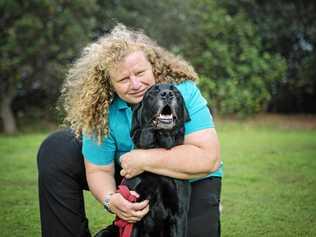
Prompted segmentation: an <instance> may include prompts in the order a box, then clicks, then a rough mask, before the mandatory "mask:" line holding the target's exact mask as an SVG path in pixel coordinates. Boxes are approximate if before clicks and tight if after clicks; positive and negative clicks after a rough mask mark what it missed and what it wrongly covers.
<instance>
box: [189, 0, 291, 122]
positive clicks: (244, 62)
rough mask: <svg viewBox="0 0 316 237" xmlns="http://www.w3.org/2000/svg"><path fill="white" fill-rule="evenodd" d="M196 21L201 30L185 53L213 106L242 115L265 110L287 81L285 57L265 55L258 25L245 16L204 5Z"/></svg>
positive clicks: (208, 1) (207, 1) (209, 0)
mask: <svg viewBox="0 0 316 237" xmlns="http://www.w3.org/2000/svg"><path fill="white" fill-rule="evenodd" d="M191 17H192V19H193V21H195V24H194V25H195V27H194V28H192V31H191V34H190V36H188V37H189V39H190V40H188V42H191V43H190V44H189V43H188V44H187V45H186V46H185V47H184V49H183V52H184V53H185V52H189V53H187V54H185V56H186V57H187V58H190V59H191V61H192V63H193V64H194V66H195V68H196V69H197V71H198V73H199V74H200V76H201V78H200V81H199V84H200V87H201V89H202V91H203V94H204V95H205V97H206V98H207V100H208V102H209V104H210V106H211V107H212V108H213V109H214V110H216V111H217V112H219V113H221V114H232V113H234V114H238V115H241V116H244V115H249V114H253V113H256V112H260V111H263V110H265V108H266V106H267V104H268V102H269V100H270V98H271V94H272V91H273V86H274V85H275V84H276V82H277V81H279V80H281V79H282V78H284V75H285V70H286V63H285V61H284V60H283V58H282V57H281V56H279V55H273V54H270V53H268V52H264V51H263V46H262V43H261V40H260V37H259V35H258V34H257V32H256V29H255V26H254V25H253V23H251V22H250V21H249V20H248V19H247V18H246V17H245V14H243V13H242V12H241V13H238V14H237V15H235V16H230V15H229V14H228V13H227V12H226V10H225V9H223V8H222V7H220V6H218V5H217V4H216V2H215V1H213V0H200V1H196V6H195V11H193V13H192V16H191ZM192 42H194V44H192Z"/></svg>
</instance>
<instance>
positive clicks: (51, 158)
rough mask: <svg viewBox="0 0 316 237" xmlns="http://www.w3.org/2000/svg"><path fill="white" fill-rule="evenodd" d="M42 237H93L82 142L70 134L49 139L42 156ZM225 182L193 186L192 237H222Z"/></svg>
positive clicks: (215, 180)
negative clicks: (221, 206) (86, 202)
mask: <svg viewBox="0 0 316 237" xmlns="http://www.w3.org/2000/svg"><path fill="white" fill-rule="evenodd" d="M37 162H38V190H39V202H40V217H41V229H42V236H44V237H50V236H52V237H56V236H57V237H68V236H69V237H72V236H80V237H89V236H91V235H90V232H89V227H88V220H87V218H86V214H85V207H84V198H83V190H88V185H87V181H86V175H85V169H84V160H83V156H82V153H81V141H80V140H79V139H76V138H75V136H74V134H73V133H72V132H71V131H70V130H69V129H67V130H60V131H57V132H54V133H53V134H51V135H49V136H48V137H47V138H46V139H45V140H44V141H43V143H42V144H41V146H40V148H39V151H38V155H37ZM220 193H221V178H217V177H211V178H207V179H204V180H201V181H197V182H194V183H192V197H191V206H190V213H189V216H190V219H189V235H188V236H189V237H204V236H205V237H213V236H214V237H215V236H220V213H219V201H220Z"/></svg>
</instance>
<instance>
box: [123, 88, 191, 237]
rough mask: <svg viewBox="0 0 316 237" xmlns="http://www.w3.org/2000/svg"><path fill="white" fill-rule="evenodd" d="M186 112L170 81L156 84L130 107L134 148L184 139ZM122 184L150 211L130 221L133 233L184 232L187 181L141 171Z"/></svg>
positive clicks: (168, 236) (166, 235) (136, 236)
mask: <svg viewBox="0 0 316 237" xmlns="http://www.w3.org/2000/svg"><path fill="white" fill-rule="evenodd" d="M189 119H190V118H189V115H188V112H187V110H186V107H185V104H184V100H183V97H182V95H181V94H180V92H179V91H178V90H177V88H176V87H175V86H174V85H172V84H157V85H154V86H152V87H151V88H150V89H149V90H148V91H147V92H146V93H145V95H144V98H143V101H142V102H141V103H140V104H138V105H137V106H136V107H135V109H134V111H133V120H132V131H131V135H132V138H133V142H134V144H135V146H136V148H142V149H148V148H157V147H162V148H167V149H169V148H171V147H173V146H176V145H180V144H182V143H183V140H184V123H185V122H186V121H188V120H189ZM125 185H127V187H128V188H129V189H130V190H135V191H136V192H137V193H138V194H139V195H140V199H139V201H142V200H145V199H148V200H149V206H150V212H149V213H148V214H147V215H146V216H145V217H144V218H143V219H142V220H141V221H139V222H138V223H136V224H135V225H134V228H133V233H132V236H133V237H145V236H146V237H147V236H148V237H149V236H150V237H155V236H157V237H162V236H163V237H184V236H187V225H188V223H187V222H188V211H189V205H190V192H191V190H190V184H189V182H188V181H185V180H179V179H174V178H169V177H166V176H161V175H156V174H153V173H149V172H144V173H142V174H141V175H139V176H136V177H134V178H132V179H127V180H126V181H125Z"/></svg>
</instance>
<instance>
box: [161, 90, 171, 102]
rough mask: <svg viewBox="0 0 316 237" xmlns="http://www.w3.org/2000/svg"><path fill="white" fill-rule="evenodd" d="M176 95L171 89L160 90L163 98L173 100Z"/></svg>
mask: <svg viewBox="0 0 316 237" xmlns="http://www.w3.org/2000/svg"><path fill="white" fill-rule="evenodd" d="M173 97H174V93H173V91H171V90H163V91H161V92H160V98H161V99H162V100H171V99H173Z"/></svg>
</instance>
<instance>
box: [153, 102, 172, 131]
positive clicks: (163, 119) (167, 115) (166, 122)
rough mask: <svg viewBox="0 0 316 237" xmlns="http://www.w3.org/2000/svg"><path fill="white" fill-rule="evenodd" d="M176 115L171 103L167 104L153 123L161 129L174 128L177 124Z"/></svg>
mask: <svg viewBox="0 0 316 237" xmlns="http://www.w3.org/2000/svg"><path fill="white" fill-rule="evenodd" d="M175 121H176V116H175V115H174V113H173V112H172V109H171V107H170V105H165V106H164V107H163V108H162V110H161V111H160V112H159V113H158V114H157V116H156V117H155V119H154V121H153V123H154V125H155V127H157V128H160V129H172V128H173V127H174V126H175Z"/></svg>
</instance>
